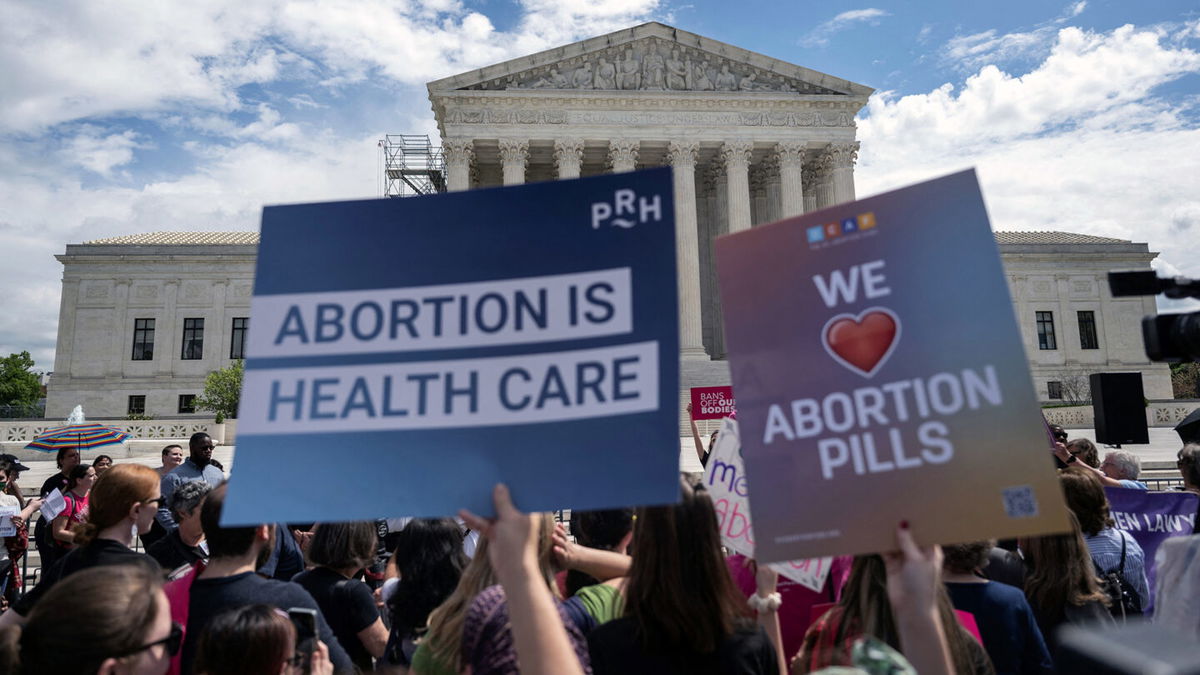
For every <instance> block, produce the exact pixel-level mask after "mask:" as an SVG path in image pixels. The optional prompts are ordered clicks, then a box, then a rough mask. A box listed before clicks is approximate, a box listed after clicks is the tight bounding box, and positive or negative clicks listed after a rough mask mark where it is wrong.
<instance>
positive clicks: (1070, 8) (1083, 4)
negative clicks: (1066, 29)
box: [1059, 0, 1087, 21]
mask: <svg viewBox="0 0 1200 675" xmlns="http://www.w3.org/2000/svg"><path fill="white" fill-rule="evenodd" d="M1085 9H1087V0H1079V2H1074V3H1071V4H1070V5H1067V9H1066V11H1065V12H1063V16H1062V17H1061V18H1060V19H1059V21H1067V20H1070V19H1074V18H1075V17H1077V16H1079V15H1080V14H1083V10H1085Z"/></svg>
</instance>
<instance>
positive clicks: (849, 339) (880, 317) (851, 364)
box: [822, 307, 900, 377]
mask: <svg viewBox="0 0 1200 675" xmlns="http://www.w3.org/2000/svg"><path fill="white" fill-rule="evenodd" d="M822 337H823V339H824V341H825V349H826V351H828V352H829V355H830V356H832V357H833V358H834V359H835V360H836V361H837V362H838V363H841V364H842V365H843V366H846V367H847V368H850V369H851V370H854V371H856V372H858V373H859V374H862V375H865V376H867V377H870V376H872V375H874V374H875V371H876V370H878V369H879V368H880V366H882V365H883V363H884V362H885V361H886V360H887V358H888V357H889V356H891V354H892V350H893V349H894V348H895V346H896V342H897V339H898V338H899V337H900V320H899V318H897V317H896V315H895V314H894V313H892V311H891V310H890V309H884V308H883V307H872V308H870V309H867V310H864V311H863V312H862V313H861V314H859V315H858V316H853V315H850V314H839V315H837V316H835V317H833V318H832V319H830V320H829V321H828V322H827V323H826V324H825V330H824V332H823V336H822Z"/></svg>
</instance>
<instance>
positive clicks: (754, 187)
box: [750, 164, 767, 225]
mask: <svg viewBox="0 0 1200 675" xmlns="http://www.w3.org/2000/svg"><path fill="white" fill-rule="evenodd" d="M763 168H764V167H763V166H762V165H761V164H756V165H754V166H753V167H751V169H750V222H751V224H753V225H762V224H763V223H765V222H767V178H766V175H764V173H763Z"/></svg>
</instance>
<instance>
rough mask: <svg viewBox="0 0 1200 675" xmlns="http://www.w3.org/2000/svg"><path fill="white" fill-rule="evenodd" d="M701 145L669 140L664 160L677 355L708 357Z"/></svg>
mask: <svg viewBox="0 0 1200 675" xmlns="http://www.w3.org/2000/svg"><path fill="white" fill-rule="evenodd" d="M699 151H700V144H699V143H695V142H684V143H679V142H672V143H671V144H670V145H668V146H667V161H668V162H669V163H670V164H671V169H672V174H673V176H674V180H675V264H676V272H675V274H676V276H677V278H678V280H679V356H680V358H684V359H707V358H708V354H707V353H706V352H705V351H704V334H703V332H702V331H703V329H702V327H701V317H700V312H701V307H700V248H699V234H698V223H697V218H696V153H697V152H699Z"/></svg>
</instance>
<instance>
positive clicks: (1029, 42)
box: [942, 27, 1056, 70]
mask: <svg viewBox="0 0 1200 675" xmlns="http://www.w3.org/2000/svg"><path fill="white" fill-rule="evenodd" d="M1055 33H1056V31H1055V30H1054V29H1053V28H1049V27H1043V28H1039V29H1037V30H1033V31H1029V32H1024V33H1021V32H1018V33H1005V34H1003V35H997V34H996V31H995V30H986V31H983V32H981V33H974V34H971V35H959V36H955V37H953V38H951V39H950V40H949V41H948V42H947V43H946V46H945V48H944V49H943V54H942V56H943V60H945V61H948V62H951V63H953V64H954V65H956V66H957V67H958V68H959V69H962V70H970V69H974V68H978V67H979V66H981V65H983V64H985V63H993V62H1006V61H1010V60H1012V59H1016V58H1020V57H1023V56H1030V55H1033V54H1035V53H1037V52H1041V51H1043V50H1044V49H1046V48H1048V47H1049V46H1050V45H1051V44H1052V43H1053V41H1054V37H1055Z"/></svg>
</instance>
